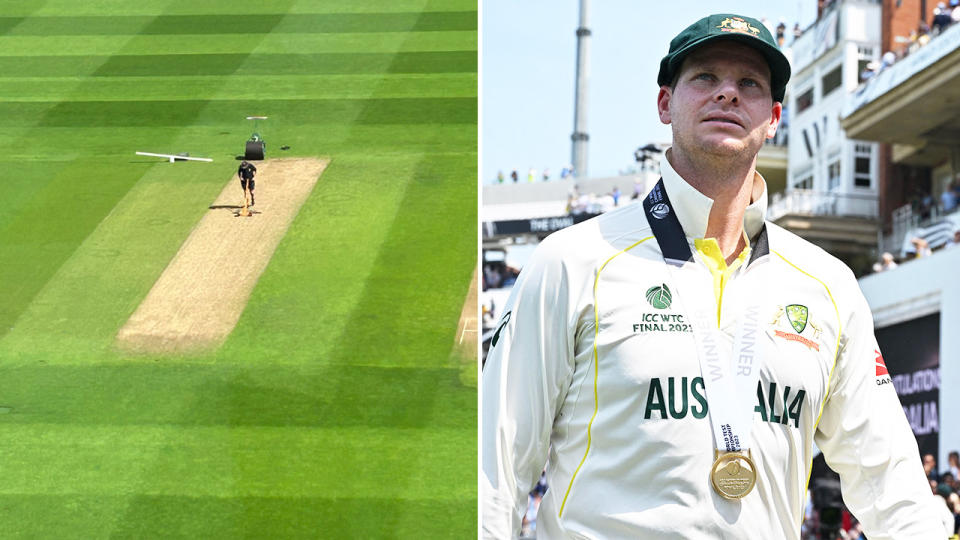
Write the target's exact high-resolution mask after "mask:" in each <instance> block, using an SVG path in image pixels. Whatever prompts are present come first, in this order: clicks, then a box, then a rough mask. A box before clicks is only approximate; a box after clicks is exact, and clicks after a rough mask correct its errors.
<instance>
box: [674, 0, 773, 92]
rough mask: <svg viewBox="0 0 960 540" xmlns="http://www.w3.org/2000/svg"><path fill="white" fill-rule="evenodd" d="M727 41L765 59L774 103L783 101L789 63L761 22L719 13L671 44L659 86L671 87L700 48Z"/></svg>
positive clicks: (692, 25) (701, 22) (691, 26)
mask: <svg viewBox="0 0 960 540" xmlns="http://www.w3.org/2000/svg"><path fill="white" fill-rule="evenodd" d="M719 39H726V40H730V41H737V42H740V43H743V44H744V45H748V46H750V47H753V48H754V49H755V50H756V51H757V52H759V53H760V54H762V55H763V57H764V58H766V60H767V65H769V66H770V89H771V93H772V94H773V100H774V101H780V102H782V101H783V94H784V92H786V90H787V81H789V80H790V62H788V61H787V57H786V56H784V55H783V53H782V52H780V47H778V46H777V42H776V40H774V39H773V36H772V35H771V34H770V31H769V30H767V27H766V26H764V24H763V23H761V22H760V21H758V20H756V19H753V18H750V17H742V16H740V15H732V14H729V13H720V14H717V15H710V16H708V17H704V18H702V19H700V20H699V21H697V22H695V23H693V24H691V25H690V26H688V27H687V28H686V29H684V31H683V32H680V33H679V34H678V35H677V37H675V38H673V39H672V40H671V41H670V52H668V53H667V55H666V56H664V57H663V60H661V61H660V74H659V75H657V84H658V85H659V86H669V85H670V83H671V82H673V78H674V76H675V75H676V74H677V71H678V70H679V69H680V66H681V65H682V64H683V59H684V58H686V57H687V55H688V54H690V53H691V52H693V51H694V50H695V49H697V48H698V47H701V46H703V45H705V44H707V43H710V42H712V41H716V40H719Z"/></svg>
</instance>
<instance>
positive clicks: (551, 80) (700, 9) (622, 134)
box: [480, 0, 817, 183]
mask: <svg viewBox="0 0 960 540" xmlns="http://www.w3.org/2000/svg"><path fill="white" fill-rule="evenodd" d="M816 4H817V3H816V0H784V1H774V2H771V1H769V0H767V1H761V0H737V1H731V2H716V1H707V0H687V1H685V2H683V3H680V2H671V1H669V0H665V1H660V2H652V1H649V0H643V1H641V0H593V1H591V2H590V16H589V28H590V30H591V31H592V35H591V37H590V38H589V39H590V81H589V88H588V101H587V133H588V134H589V135H590V143H589V157H588V173H589V176H592V177H598V176H612V175H615V174H617V173H618V171H621V170H625V169H626V168H628V167H629V166H631V165H632V164H633V151H634V150H635V149H636V148H637V147H638V146H643V145H645V144H647V143H650V142H669V141H670V128H669V126H665V125H663V124H661V123H660V120H659V119H658V117H657V114H656V98H657V91H658V90H659V88H658V87H657V84H656V78H657V70H658V68H659V65H660V59H661V58H662V57H663V56H664V55H665V54H666V52H667V48H668V46H669V43H670V39H671V38H673V37H674V36H675V35H676V34H677V33H679V32H680V31H681V30H683V29H684V28H685V27H687V26H688V25H690V24H691V23H693V22H694V21H696V20H697V19H699V18H701V17H704V16H706V15H709V14H711V13H737V14H741V15H747V16H752V17H755V18H758V19H759V18H761V17H765V18H767V19H768V20H769V21H771V23H772V26H776V25H777V23H778V22H779V21H780V19H781V18H782V19H783V20H784V22H786V24H787V33H788V35H789V34H790V30H791V29H792V28H793V24H794V23H795V22H799V23H800V27H801V28H806V27H807V26H809V25H810V24H811V23H813V21H814V19H815V18H816ZM578 21H579V2H578V0H522V1H519V2H517V1H513V2H511V1H507V0H484V1H483V2H482V4H481V40H482V41H481V47H480V50H481V63H480V68H481V75H480V77H481V79H480V80H481V83H480V91H481V93H480V96H481V98H480V111H481V112H480V122H481V123H480V129H481V134H480V145H481V146H480V152H481V154H480V155H481V160H480V175H481V176H480V178H481V181H482V182H483V183H491V182H494V181H495V178H496V175H497V171H498V170H502V171H503V173H504V175H509V173H510V170H511V169H512V168H514V167H516V168H517V169H518V171H519V172H520V174H521V177H525V176H526V173H527V170H528V169H529V168H531V167H533V168H535V169H536V170H537V171H542V170H543V169H544V168H545V167H548V168H549V169H550V173H551V176H553V177H554V178H556V177H557V176H558V175H559V172H560V169H561V168H562V167H563V166H564V165H566V164H568V163H569V162H570V149H571V145H570V134H571V133H572V132H573V101H574V76H575V59H576V35H575V31H576V28H577V24H578ZM787 43H788V44H789V38H788V41H787Z"/></svg>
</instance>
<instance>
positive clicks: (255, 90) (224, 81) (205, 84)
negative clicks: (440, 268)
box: [0, 73, 477, 129]
mask: <svg viewBox="0 0 960 540" xmlns="http://www.w3.org/2000/svg"><path fill="white" fill-rule="evenodd" d="M248 83H249V79H248V78H247V77H246V76H245V75H223V76H198V77H190V78H183V77H165V76H157V77H116V78H114V77H99V78H97V79H85V80H83V81H81V82H80V83H78V82H77V80H76V79H74V78H56V79H52V78H50V79H2V78H0V99H3V100H5V101H9V102H21V103H25V102H42V101H48V102H49V101H62V100H64V99H67V98H69V99H70V100H79V101H131V100H132V98H133V97H134V96H136V98H137V99H139V100H146V101H155V100H161V101H169V100H195V99H196V98H197V96H210V101H222V100H226V99H231V100H254V99H259V98H262V97H263V96H265V95H267V96H270V97H271V99H276V100H291V99H331V98H333V99H351V98H352V99H355V98H356V97H357V96H358V95H373V96H375V97H378V98H395V97H476V95H477V76H476V74H475V73H431V74H416V73H397V74H391V75H389V76H384V75H382V74H369V75H275V76H271V77H263V78H260V79H258V80H257V83H256V84H255V85H251V84H248ZM0 129H2V126H0Z"/></svg>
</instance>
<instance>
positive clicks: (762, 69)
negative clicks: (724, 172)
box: [657, 41, 782, 157]
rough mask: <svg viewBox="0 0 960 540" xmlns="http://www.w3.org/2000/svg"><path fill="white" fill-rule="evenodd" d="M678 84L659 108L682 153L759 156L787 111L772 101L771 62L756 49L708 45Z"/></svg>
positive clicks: (665, 91)
mask: <svg viewBox="0 0 960 540" xmlns="http://www.w3.org/2000/svg"><path fill="white" fill-rule="evenodd" d="M676 81H677V82H676V85H675V87H674V88H672V89H671V88H670V87H668V86H663V87H661V88H660V94H659V96H658V97H657V108H658V109H659V113H660V121H661V122H663V123H664V124H671V126H672V128H673V143H674V146H675V147H678V148H679V149H680V150H681V151H684V152H687V153H691V154H692V153H706V154H710V155H713V156H716V157H732V156H736V155H744V154H747V153H748V154H747V155H751V156H754V155H756V153H757V152H759V151H760V148H761V146H762V145H763V141H764V139H767V138H770V137H773V136H774V135H775V134H776V131H777V125H778V124H779V122H780V113H781V108H782V106H781V104H780V103H776V102H774V101H773V98H772V97H771V96H772V94H771V88H770V68H769V66H768V65H767V62H766V60H765V59H764V58H763V55H761V54H760V53H759V52H757V51H756V50H754V49H752V48H751V47H748V46H746V45H743V44H740V43H737V42H734V41H718V42H715V43H711V44H707V45H704V46H703V47H701V48H699V49H697V50H695V51H694V52H693V53H691V54H690V55H689V56H687V57H686V58H685V59H684V61H683V64H682V65H681V67H680V71H679V74H678V75H677V80H676Z"/></svg>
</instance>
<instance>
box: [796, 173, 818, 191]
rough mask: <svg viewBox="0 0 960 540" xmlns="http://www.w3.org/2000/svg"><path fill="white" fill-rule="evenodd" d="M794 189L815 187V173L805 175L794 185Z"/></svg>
mask: <svg viewBox="0 0 960 540" xmlns="http://www.w3.org/2000/svg"><path fill="white" fill-rule="evenodd" d="M793 188H794V189H813V175H810V176H805V177H803V178H802V179H801V180H800V181H799V182H797V183H796V184H794V185H793Z"/></svg>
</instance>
